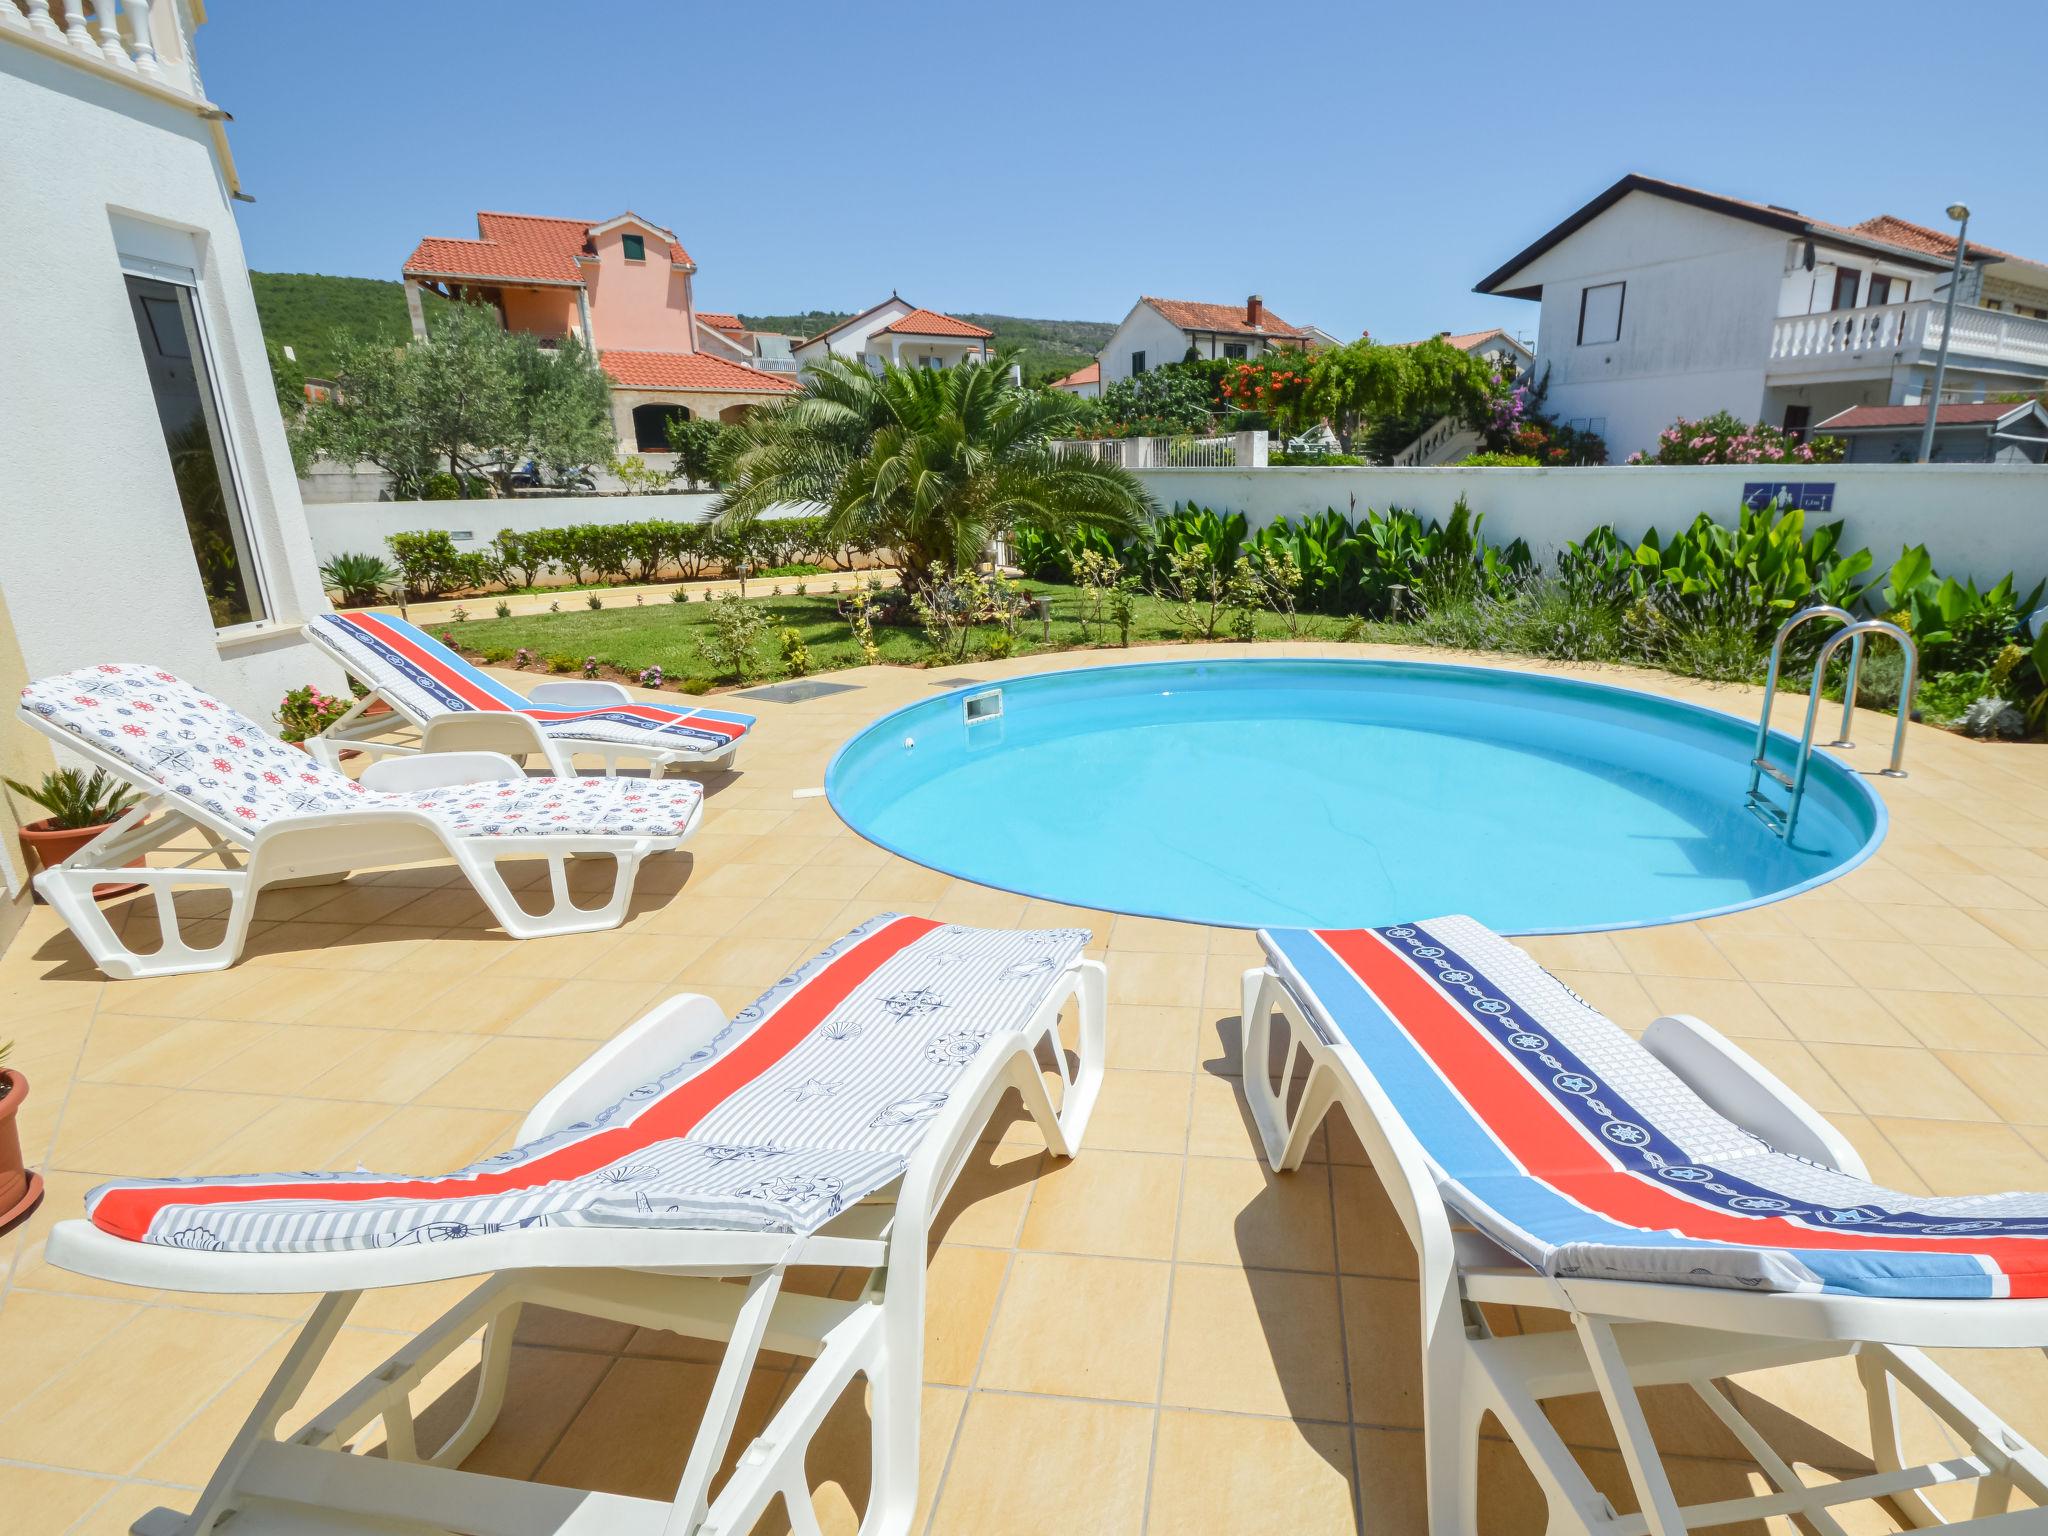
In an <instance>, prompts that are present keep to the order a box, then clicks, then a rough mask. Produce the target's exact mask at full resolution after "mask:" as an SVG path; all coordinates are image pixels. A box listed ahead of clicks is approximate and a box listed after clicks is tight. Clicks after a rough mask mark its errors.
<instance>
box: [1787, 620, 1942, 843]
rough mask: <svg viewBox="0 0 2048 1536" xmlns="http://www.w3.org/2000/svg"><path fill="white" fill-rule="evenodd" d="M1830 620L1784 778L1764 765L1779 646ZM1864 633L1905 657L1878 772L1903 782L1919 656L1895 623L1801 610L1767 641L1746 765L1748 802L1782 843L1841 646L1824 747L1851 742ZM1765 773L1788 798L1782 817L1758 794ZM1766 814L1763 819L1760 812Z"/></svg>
mask: <svg viewBox="0 0 2048 1536" xmlns="http://www.w3.org/2000/svg"><path fill="white" fill-rule="evenodd" d="M1822 618H1831V619H1836V620H1838V621H1840V623H1841V624H1842V626H1843V627H1842V628H1841V629H1838V630H1837V631H1835V633H1834V634H1832V635H1830V636H1828V638H1827V640H1826V641H1824V642H1823V643H1822V645H1821V648H1820V655H1819V657H1818V658H1817V659H1816V660H1815V662H1814V664H1813V684H1812V687H1811V688H1810V689H1809V691H1808V694H1807V701H1806V725H1805V729H1804V730H1803V731H1802V732H1801V734H1800V738H1799V751H1798V754H1797V756H1796V757H1795V758H1794V760H1793V765H1792V772H1791V773H1790V774H1789V775H1787V774H1784V773H1782V772H1780V771H1779V770H1778V769H1777V768H1776V767H1773V766H1771V765H1770V763H1769V752H1770V742H1771V706H1772V705H1773V704H1774V703H1775V702H1776V701H1777V696H1778V675H1779V672H1780V670H1781V669H1782V667H1783V663H1784V659H1785V642H1786V641H1787V640H1788V639H1789V638H1790V637H1791V635H1792V632H1793V631H1794V630H1796V629H1797V628H1799V626H1800V625H1802V624H1805V623H1807V622H1809V621H1810V620H1813V619H1822ZM1865 635H1890V636H1891V637H1892V638H1893V639H1894V640H1896V641H1898V643H1899V651H1900V653H1901V654H1902V655H1903V657H1904V658H1905V673H1904V676H1903V677H1902V678H1901V679H1900V687H1899V718H1898V725H1897V726H1896V727H1895V728H1894V730H1893V732H1892V756H1891V764H1890V766H1889V767H1887V768H1884V769H1882V770H1881V772H1882V773H1883V775H1884V776H1885V777H1886V778H1893V779H1903V778H1904V777H1905V776H1906V771H1905V769H1904V768H1903V767H1901V766H1900V764H1901V763H1902V762H1903V761H1904V760H1905V755H1906V725H1907V723H1908V722H1909V721H1910V720H1911V719H1912V716H1913V695H1914V692H1915V690H1916V688H1917V686H1918V676H1919V653H1918V652H1917V651H1916V649H1915V648H1914V645H1913V637H1912V636H1911V635H1909V634H1907V633H1906V632H1905V631H1904V630H1903V629H1901V628H1899V626H1898V625H1896V624H1891V623H1887V622H1886V621H1885V620H1883V619H1858V618H1857V617H1856V616H1855V615H1854V614H1852V613H1850V612H1849V611H1848V610H1847V609H1845V608H1837V607H1836V606H1834V605H1833V604H1832V603H1819V604H1816V605H1815V606H1813V607H1811V608H1803V609H1801V610H1800V611H1799V612H1798V613H1795V614H1793V615H1792V617H1791V618H1789V619H1787V620H1786V621H1785V622H1784V623H1783V624H1781V625H1780V626H1778V633H1777V636H1776V638H1775V639H1773V640H1772V642H1771V661H1770V668H1769V671H1768V672H1767V673H1766V674H1765V681H1764V702H1763V707H1762V709H1760V710H1759V711H1758V713H1757V722H1756V750H1755V752H1754V753H1753V754H1752V755H1751V757H1750V763H1749V801H1750V805H1751V807H1752V808H1753V809H1755V810H1757V813H1758V814H1759V815H1760V816H1764V819H1765V821H1766V823H1767V824H1768V823H1770V822H1772V820H1773V819H1774V818H1775V819H1776V822H1777V827H1776V830H1777V831H1778V832H1779V835H1780V836H1782V837H1784V838H1785V839H1786V841H1788V842H1789V841H1790V840H1791V837H1792V832H1793V828H1794V827H1795V826H1796V825H1797V824H1798V821H1799V808H1800V805H1801V804H1802V802H1803V801H1804V800H1805V798H1806V777H1807V773H1808V771H1809V770H1810V768H1811V765H1812V761H1813V733H1814V728H1815V726H1816V725H1817V724H1818V723H1819V720H1820V700H1821V689H1822V687H1823V685H1824V684H1825V682H1826V680H1827V670H1828V662H1829V661H1830V660H1832V659H1833V657H1834V654H1835V652H1836V651H1838V650H1840V649H1841V647H1842V645H1843V643H1844V642H1847V643H1848V646H1849V672H1848V677H1847V681H1846V685H1845V687H1844V688H1843V690H1842V734H1841V737H1840V739H1839V740H1836V741H1831V742H1829V743H1828V745H1829V746H1830V747H1850V746H1854V745H1855V743H1854V742H1852V741H1851V740H1850V739H1849V728H1850V725H1851V724H1852V722H1853V720H1854V716H1855V712H1856V686H1857V681H1858V676H1859V674H1860V672H1861V670H1862V666H1863V650H1864V646H1863V637H1864V636H1865ZM1765 773H1769V774H1770V775H1771V776H1772V777H1773V778H1775V779H1777V780H1778V781H1779V782H1780V783H1781V784H1783V785H1784V786H1785V789H1786V791H1787V793H1788V796H1789V798H1788V800H1787V802H1786V805H1785V809H1784V812H1783V814H1782V816H1779V815H1777V813H1776V811H1775V808H1774V807H1771V806H1770V805H1769V803H1768V800H1767V799H1765V798H1764V797H1763V795H1762V793H1761V788H1762V783H1763V775H1764V774H1765ZM1767 811H1768V812H1770V813H1771V814H1769V815H1766V812H1767Z"/></svg>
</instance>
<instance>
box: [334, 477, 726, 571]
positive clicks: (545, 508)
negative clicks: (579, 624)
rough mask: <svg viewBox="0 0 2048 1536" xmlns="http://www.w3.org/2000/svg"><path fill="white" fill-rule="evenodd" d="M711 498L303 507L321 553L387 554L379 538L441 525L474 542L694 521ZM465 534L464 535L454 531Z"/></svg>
mask: <svg viewBox="0 0 2048 1536" xmlns="http://www.w3.org/2000/svg"><path fill="white" fill-rule="evenodd" d="M717 502H718V494H717V493H716V492H715V491H687V492H678V493H676V494H674V495H666V496H510V497H504V498H501V499H499V500H495V501H488V500H487V501H337V502H329V503H327V504H325V505H319V506H309V507H307V508H306V521H307V523H308V524H309V525H310V527H311V528H312V532H313V549H314V552H315V553H316V554H317V555H319V557H320V559H321V560H322V561H327V560H331V559H333V558H334V557H335V556H336V555H342V554H366V555H384V556H386V557H387V558H388V557H389V554H390V551H389V550H388V549H386V547H385V544H384V538H385V535H387V534H392V533H413V532H417V531H424V530H428V529H434V528H445V529H447V530H448V531H449V533H451V534H453V535H455V536H456V540H455V547H456V548H457V549H461V550H471V549H481V548H482V547H483V546H484V545H486V544H488V543H490V542H491V540H492V539H494V538H496V537H497V535H498V530H499V529H501V528H510V529H513V530H514V531H516V532H519V533H529V532H531V531H532V530H533V529H536V528H572V527H577V526H579V525H582V524H585V523H640V522H649V521H653V520H655V519H662V520H666V521H669V522H677V523H700V522H703V521H704V520H705V519H706V518H708V517H710V515H711V509H712V508H713V507H714V506H715V505H716V504H717ZM463 534H467V535H469V537H468V538H466V539H465V538H463V537H461V535H463Z"/></svg>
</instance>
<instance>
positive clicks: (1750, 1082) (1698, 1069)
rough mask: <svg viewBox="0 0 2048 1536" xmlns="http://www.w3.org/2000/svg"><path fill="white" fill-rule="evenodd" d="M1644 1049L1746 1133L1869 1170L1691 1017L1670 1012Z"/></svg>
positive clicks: (1803, 1105)
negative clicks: (1749, 1132)
mask: <svg viewBox="0 0 2048 1536" xmlns="http://www.w3.org/2000/svg"><path fill="white" fill-rule="evenodd" d="M1643 1049H1645V1050H1647V1051H1648V1052H1649V1053H1650V1054H1651V1055H1652V1056H1655V1057H1656V1058H1657V1059H1658V1060H1659V1061H1661V1062H1663V1063H1664V1065H1665V1066H1667V1067H1669V1068H1670V1069H1671V1070H1672V1071H1673V1072H1676V1073H1677V1074H1678V1075H1679V1076H1680V1077H1681V1078H1683V1079H1684V1080H1685V1082H1686V1084H1687V1085H1688V1086H1689V1087H1690V1088H1691V1089H1692V1091H1693V1092H1694V1093H1697V1094H1698V1095H1699V1096H1700V1097H1701V1098H1702V1099H1704V1100H1706V1102H1707V1104H1708V1106H1709V1107H1710V1108H1713V1109H1715V1110H1718V1111H1719V1112H1720V1113H1721V1114H1723V1115H1726V1116H1727V1117H1728V1118H1729V1119H1730V1120H1733V1121H1734V1122H1735V1123H1736V1124H1737V1125H1739V1126H1741V1127H1742V1128H1743V1129H1744V1130H1747V1131H1751V1132H1753V1133H1754V1134H1756V1135H1758V1136H1761V1137H1763V1139H1764V1140H1765V1141H1767V1142H1769V1143H1770V1144H1771V1145H1772V1146H1774V1147H1776V1148H1777V1149H1778V1150H1779V1151H1780V1152H1790V1153H1792V1154H1793V1155H1794V1156H1796V1157H1803V1158H1806V1159H1808V1160H1809V1161H1811V1162H1816V1163H1820V1164H1823V1165H1824V1166H1826V1167H1829V1168H1839V1169H1840V1170H1841V1171H1842V1172H1843V1173H1847V1174H1852V1175H1854V1176H1855V1177H1857V1178H1859V1179H1862V1178H1868V1177H1869V1176H1870V1175H1869V1172H1868V1171H1867V1170H1866V1169H1865V1168H1864V1166H1863V1158H1862V1155H1861V1154H1860V1153H1858V1152H1857V1150H1856V1149H1855V1148H1854V1147H1853V1146H1851V1145H1850V1144H1849V1141H1848V1138H1846V1137H1845V1136H1843V1135H1842V1133H1841V1132H1840V1131H1838V1130H1836V1129H1835V1128H1834V1127H1833V1126H1832V1125H1830V1124H1828V1122H1827V1121H1826V1120H1824V1119H1822V1118H1821V1116H1820V1113H1819V1112H1818V1111H1817V1110H1815V1109H1814V1108H1813V1106H1812V1105H1810V1104H1808V1103H1807V1102H1806V1101H1805V1100H1804V1099H1802V1098H1800V1097H1799V1095H1798V1094H1796V1093H1794V1092H1793V1091H1792V1090H1791V1089H1790V1088H1788V1087H1787V1086H1786V1085H1785V1084H1784V1083H1783V1082H1781V1081H1780V1080H1779V1078H1778V1077H1777V1075H1776V1074H1775V1073H1773V1072H1772V1071H1771V1070H1770V1069H1769V1068H1768V1067H1766V1066H1764V1065H1763V1063H1761V1062H1759V1061H1758V1060H1756V1058H1755V1057H1753V1056H1751V1055H1750V1054H1749V1053H1748V1052H1747V1051H1745V1050H1743V1049H1742V1048H1741V1047H1740V1046H1738V1045H1736V1044H1735V1043H1734V1042H1733V1041H1731V1040H1729V1039H1727V1038H1726V1037H1725V1036H1723V1035H1722V1034H1721V1033H1720V1032H1719V1031H1718V1030H1715V1029H1714V1028H1712V1027H1711V1026H1709V1025H1707V1024H1705V1023H1703V1022H1702V1021H1700V1020H1699V1019H1696V1018H1694V1017H1693V1016H1692V1015H1691V1014H1687V1013H1676V1014H1667V1015H1666V1016H1665V1017H1663V1018H1661V1019H1658V1020H1657V1021H1656V1022H1655V1023H1653V1024H1652V1025H1651V1026H1650V1027H1649V1028H1648V1029H1647V1030H1645V1031H1644V1032H1643Z"/></svg>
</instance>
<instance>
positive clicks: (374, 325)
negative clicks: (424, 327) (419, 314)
mask: <svg viewBox="0 0 2048 1536" xmlns="http://www.w3.org/2000/svg"><path fill="white" fill-rule="evenodd" d="M249 281H250V283H251V284H252V285H253V286H254V287H255V289H256V314H257V316H258V318H260V319H261V320H262V322H263V339H264V340H265V341H269V342H275V343H276V344H277V345H279V346H285V347H290V348H291V349H292V350H293V351H294V352H296V353H297V354H298V357H299V362H300V363H301V364H302V365H303V366H304V368H305V370H306V372H307V373H308V374H310V375H312V376H313V377H314V378H316V379H324V378H330V377H332V376H333V373H334V364H335V357H336V352H337V347H336V344H335V333H336V332H340V333H341V334H342V335H344V336H346V337H348V338H349V339H350V340H355V339H358V338H374V337H381V338H383V339H384V340H386V341H390V342H401V341H405V340H408V339H409V338H410V337H411V336H412V322H411V321H410V320H408V319H407V318H406V314H405V289H404V287H403V286H401V285H400V284H398V283H392V282H386V281H384V280H383V279H381V278H375V277H327V276H325V275H323V274H321V273H318V272H251V273H250V274H249ZM421 298H422V300H423V302H425V303H426V304H427V306H428V315H429V319H428V324H430V325H431V324H432V323H433V321H432V318H431V316H432V312H433V309H434V308H435V307H438V306H440V305H442V304H445V303H447V302H448V301H447V300H446V299H441V298H437V297H435V296H434V295H433V294H431V293H429V294H422V295H421Z"/></svg>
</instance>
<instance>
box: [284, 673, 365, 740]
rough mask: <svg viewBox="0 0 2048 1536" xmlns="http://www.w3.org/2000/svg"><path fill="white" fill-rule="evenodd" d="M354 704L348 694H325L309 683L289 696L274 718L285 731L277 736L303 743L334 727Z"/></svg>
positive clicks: (288, 694) (285, 697) (291, 692)
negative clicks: (308, 738) (310, 737)
mask: <svg viewBox="0 0 2048 1536" xmlns="http://www.w3.org/2000/svg"><path fill="white" fill-rule="evenodd" d="M354 703H355V700H354V699H351V698H350V697H349V696H348V695H347V694H341V695H339V696H337V695H335V694H331V693H326V692H323V691H322V690H321V689H318V688H316V687H314V686H313V685H312V684H311V683H308V684H306V685H305V686H304V687H303V688H294V689H292V690H291V691H290V692H289V693H287V694H286V695H285V696H284V698H283V700H282V701H281V702H280V703H279V704H278V706H277V713H276V714H275V715H274V716H272V718H273V719H275V720H276V721H277V723H278V725H279V726H280V727H282V729H281V730H279V732H278V734H279V735H280V736H282V737H283V738H284V739H285V740H286V741H304V740H305V739H306V738H307V737H308V736H318V735H319V734H320V733H321V732H322V731H324V730H326V729H327V727H329V726H330V725H332V724H334V722H335V721H337V720H339V719H340V718H341V717H342V716H343V715H345V714H347V713H348V712H349V709H350V707H351V706H352V705H353V704H354Z"/></svg>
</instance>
